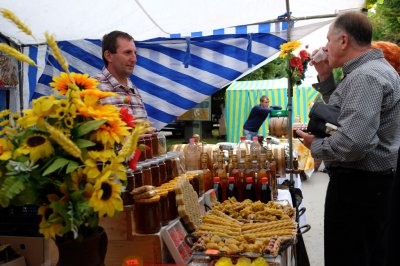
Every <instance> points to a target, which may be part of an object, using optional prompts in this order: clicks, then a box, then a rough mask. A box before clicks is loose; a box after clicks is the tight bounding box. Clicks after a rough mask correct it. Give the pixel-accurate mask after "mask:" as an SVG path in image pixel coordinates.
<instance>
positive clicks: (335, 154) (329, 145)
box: [296, 12, 400, 266]
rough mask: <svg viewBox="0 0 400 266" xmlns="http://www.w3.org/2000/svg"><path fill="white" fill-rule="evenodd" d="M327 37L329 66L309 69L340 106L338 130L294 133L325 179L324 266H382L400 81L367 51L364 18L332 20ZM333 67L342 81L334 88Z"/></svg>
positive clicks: (399, 139)
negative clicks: (321, 135)
mask: <svg viewBox="0 0 400 266" xmlns="http://www.w3.org/2000/svg"><path fill="white" fill-rule="evenodd" d="M327 37H328V42H327V44H326V46H325V49H324V50H325V52H326V54H327V59H326V60H323V61H321V62H318V63H317V62H315V61H312V62H311V64H312V65H314V66H315V68H316V70H317V72H318V79H319V83H317V84H314V85H315V88H316V89H317V90H318V91H319V92H321V93H322V95H323V98H324V100H325V102H328V104H330V105H334V106H338V107H340V115H339V118H338V123H339V127H338V130H337V132H336V133H335V134H334V135H332V136H330V137H326V138H317V137H316V136H314V135H310V134H307V133H304V132H301V131H297V132H296V133H297V134H298V135H300V137H302V138H303V139H304V144H305V145H306V146H307V147H309V148H310V150H311V153H312V155H313V157H314V158H317V159H320V160H323V161H324V163H325V165H326V166H327V169H328V174H329V177H330V180H329V184H328V188H327V193H326V199H325V221H324V243H325V265H328V266H329V265H352V266H355V265H360V266H361V265H362V266H371V265H383V264H382V259H383V258H382V254H384V250H385V249H386V247H385V244H386V243H383V242H382V236H383V235H384V232H385V229H386V227H387V221H386V219H387V218H386V217H387V213H386V212H385V207H386V206H387V205H388V204H389V194H390V193H389V192H390V189H391V186H392V184H393V180H394V170H395V168H396V160H397V150H398V149H399V145H400V78H399V75H398V74H397V72H396V71H395V69H394V68H393V67H392V66H391V65H390V64H389V63H388V62H387V61H386V60H385V59H384V56H383V53H382V51H381V50H378V49H371V39H372V26H371V23H370V22H369V20H368V18H367V17H366V16H365V15H363V14H362V13H358V12H349V13H344V14H342V15H340V16H339V17H337V18H336V20H335V21H334V22H333V23H332V25H331V26H330V28H329V31H328V35H327ZM314 54H315V52H314ZM336 67H343V72H344V74H345V78H344V79H343V80H342V81H341V82H340V83H339V84H338V85H337V86H336V85H335V84H334V79H333V76H332V69H333V68H336Z"/></svg>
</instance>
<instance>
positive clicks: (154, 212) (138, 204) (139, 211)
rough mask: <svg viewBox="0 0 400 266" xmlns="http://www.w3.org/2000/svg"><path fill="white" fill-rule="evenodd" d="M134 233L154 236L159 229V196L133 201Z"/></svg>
mask: <svg viewBox="0 0 400 266" xmlns="http://www.w3.org/2000/svg"><path fill="white" fill-rule="evenodd" d="M134 215H135V225H136V232H137V233H140V234H154V233H157V232H159V231H160V229H161V206H160V196H159V195H155V196H154V197H151V198H149V199H139V200H136V201H135V209H134Z"/></svg>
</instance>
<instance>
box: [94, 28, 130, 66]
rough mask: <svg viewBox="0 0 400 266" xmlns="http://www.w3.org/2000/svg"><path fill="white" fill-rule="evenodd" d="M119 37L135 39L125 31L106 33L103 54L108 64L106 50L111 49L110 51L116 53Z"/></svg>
mask: <svg viewBox="0 0 400 266" xmlns="http://www.w3.org/2000/svg"><path fill="white" fill-rule="evenodd" d="M118 38H123V39H127V40H129V41H130V40H133V37H132V36H131V35H129V34H128V33H126V32H123V31H118V30H115V31H112V32H110V33H108V34H106V35H104V36H103V40H102V54H101V56H102V57H103V61H104V65H105V66H108V62H107V60H106V59H105V58H104V52H105V51H107V50H108V51H110V53H112V54H115V53H116V52H117V48H118V47H117V39H118Z"/></svg>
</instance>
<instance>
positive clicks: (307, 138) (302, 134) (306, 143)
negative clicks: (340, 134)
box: [296, 129, 315, 148]
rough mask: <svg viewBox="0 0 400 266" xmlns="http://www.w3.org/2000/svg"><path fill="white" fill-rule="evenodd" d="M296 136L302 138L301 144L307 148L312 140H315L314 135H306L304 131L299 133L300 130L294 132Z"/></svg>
mask: <svg viewBox="0 0 400 266" xmlns="http://www.w3.org/2000/svg"><path fill="white" fill-rule="evenodd" d="M296 134H297V135H298V136H299V137H300V138H303V144H304V146H306V147H307V148H310V147H311V143H312V142H313V140H314V138H315V136H314V135H311V134H308V133H306V132H304V131H301V130H299V129H298V130H296Z"/></svg>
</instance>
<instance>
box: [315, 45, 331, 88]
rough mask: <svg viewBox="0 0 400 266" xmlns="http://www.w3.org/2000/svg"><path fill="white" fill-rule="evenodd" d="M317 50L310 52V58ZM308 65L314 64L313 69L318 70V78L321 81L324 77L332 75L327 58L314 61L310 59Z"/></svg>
mask: <svg viewBox="0 0 400 266" xmlns="http://www.w3.org/2000/svg"><path fill="white" fill-rule="evenodd" d="M317 52H318V49H317V50H314V51H313V52H312V54H311V58H313V57H314V55H315V54H316V53H317ZM309 65H310V66H314V67H315V70H317V72H318V78H319V81H320V82H322V81H324V80H326V79H328V78H329V77H330V76H331V75H332V70H333V69H332V67H330V66H329V61H328V59H325V60H322V61H319V62H315V61H314V60H311V61H310V63H309Z"/></svg>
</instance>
